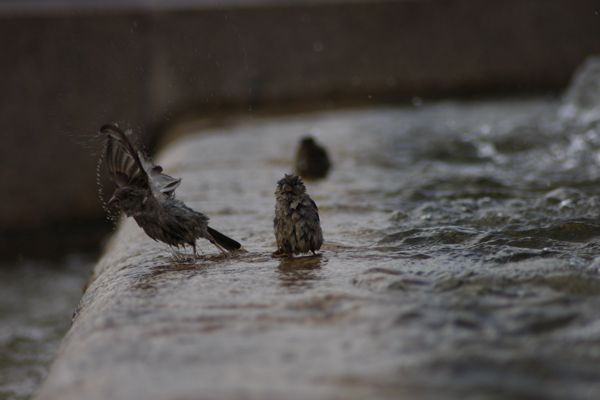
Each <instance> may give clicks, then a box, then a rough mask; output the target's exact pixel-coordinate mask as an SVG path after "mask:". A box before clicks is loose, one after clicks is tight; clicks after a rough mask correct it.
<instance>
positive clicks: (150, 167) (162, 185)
mask: <svg viewBox="0 0 600 400" xmlns="http://www.w3.org/2000/svg"><path fill="white" fill-rule="evenodd" d="M138 158H139V160H140V161H141V164H142V166H143V168H144V170H145V171H146V173H147V174H148V175H149V176H150V185H151V186H152V188H153V190H157V191H159V192H161V193H163V194H165V195H167V196H168V197H174V196H175V189H177V187H179V184H180V183H181V178H179V179H175V178H173V177H172V176H169V175H167V174H163V173H162V171H163V169H162V167H161V166H160V165H154V163H153V162H152V161H150V160H148V158H147V157H146V156H145V155H144V153H142V152H141V151H139V152H138Z"/></svg>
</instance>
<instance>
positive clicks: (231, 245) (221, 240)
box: [207, 226, 242, 250]
mask: <svg viewBox="0 0 600 400" xmlns="http://www.w3.org/2000/svg"><path fill="white" fill-rule="evenodd" d="M207 229H208V233H209V234H210V235H211V236H212V237H213V239H215V242H217V243H218V244H219V245H221V246H222V247H223V248H225V249H226V250H238V249H239V248H241V247H242V245H241V244H239V242H237V241H235V240H233V239H232V238H230V237H228V236H225V235H223V234H222V233H221V232H219V231H216V230H214V229H213V228H211V227H210V226H209V227H207Z"/></svg>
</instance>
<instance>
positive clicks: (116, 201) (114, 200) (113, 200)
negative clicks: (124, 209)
mask: <svg viewBox="0 0 600 400" xmlns="http://www.w3.org/2000/svg"><path fill="white" fill-rule="evenodd" d="M113 205H115V206H117V207H119V199H117V198H116V197H115V196H113V197H111V198H110V200H109V201H108V206H109V207H112V206H113Z"/></svg>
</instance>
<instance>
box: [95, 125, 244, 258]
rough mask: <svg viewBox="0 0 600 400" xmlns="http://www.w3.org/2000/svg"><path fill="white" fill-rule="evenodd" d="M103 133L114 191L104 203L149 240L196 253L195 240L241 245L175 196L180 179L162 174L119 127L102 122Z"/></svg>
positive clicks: (221, 247) (222, 248) (221, 246)
mask: <svg viewBox="0 0 600 400" xmlns="http://www.w3.org/2000/svg"><path fill="white" fill-rule="evenodd" d="M100 131H101V133H103V134H106V135H107V142H106V163H107V167H108V175H109V177H110V180H111V181H112V183H113V184H114V186H115V188H116V190H115V192H114V194H113V196H112V198H111V199H110V200H109V202H108V205H109V206H111V205H116V206H118V207H120V208H121V210H123V212H124V213H125V215H126V216H127V217H133V218H134V219H135V221H136V222H137V224H138V225H139V226H140V228H142V229H143V230H144V232H146V234H147V235H148V236H150V237H151V238H152V239H154V240H157V241H161V242H163V243H166V244H168V245H169V246H175V247H177V248H179V246H180V245H181V246H184V247H185V245H186V244H189V245H190V246H192V248H193V249H194V257H197V253H196V240H197V239H198V238H201V237H202V238H205V239H207V240H208V241H210V242H211V243H212V244H214V245H215V246H216V247H217V248H218V249H219V250H220V251H221V252H223V253H226V252H227V250H237V249H239V248H240V247H241V245H240V244H239V243H238V242H237V241H235V240H233V239H231V238H229V237H227V236H225V235H223V234H222V233H220V232H218V231H216V230H214V229H212V228H211V227H209V226H208V220H209V218H208V217H207V216H206V215H204V214H202V213H200V212H197V211H194V210H192V209H191V208H189V207H188V206H186V205H185V204H184V203H183V202H182V201H181V200H177V199H175V189H176V188H177V187H178V186H179V185H180V183H181V179H175V178H173V177H171V176H169V175H166V174H163V173H162V167H161V166H159V165H154V164H153V163H152V162H151V161H150V160H149V159H148V158H147V157H146V156H145V155H144V153H143V152H141V151H140V150H138V148H137V146H136V145H135V143H134V142H133V141H132V140H131V139H130V137H129V136H128V135H127V134H125V133H124V132H123V131H122V130H120V129H119V128H118V127H116V126H114V125H104V126H102V128H100Z"/></svg>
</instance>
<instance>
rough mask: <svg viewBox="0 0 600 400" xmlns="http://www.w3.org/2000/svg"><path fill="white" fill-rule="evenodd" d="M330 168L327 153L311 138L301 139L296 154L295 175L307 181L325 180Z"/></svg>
mask: <svg viewBox="0 0 600 400" xmlns="http://www.w3.org/2000/svg"><path fill="white" fill-rule="evenodd" d="M330 167H331V163H330V162H329V156H328V155H327V151H326V150H325V149H324V148H323V147H321V146H319V145H318V144H317V143H315V140H314V139H313V138H312V137H311V136H306V137H304V138H302V140H301V141H300V146H299V147H298V151H297V153H296V163H295V169H296V174H297V175H300V176H301V177H302V179H307V180H310V179H320V178H325V177H326V176H327V172H329V168H330Z"/></svg>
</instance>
